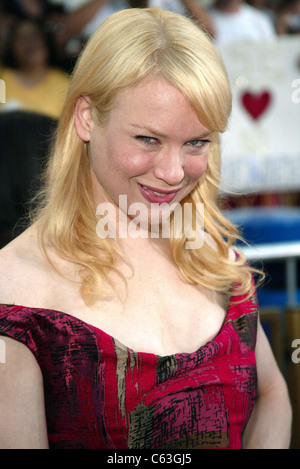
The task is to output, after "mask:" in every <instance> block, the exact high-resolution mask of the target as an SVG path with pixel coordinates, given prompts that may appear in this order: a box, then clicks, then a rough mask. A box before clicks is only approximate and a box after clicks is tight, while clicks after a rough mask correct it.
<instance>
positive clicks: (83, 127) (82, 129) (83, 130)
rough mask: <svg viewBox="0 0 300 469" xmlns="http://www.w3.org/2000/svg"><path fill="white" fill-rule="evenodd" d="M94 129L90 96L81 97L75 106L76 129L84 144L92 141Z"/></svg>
mask: <svg viewBox="0 0 300 469" xmlns="http://www.w3.org/2000/svg"><path fill="white" fill-rule="evenodd" d="M92 128H93V115H92V104H91V100H90V98H89V97H88V96H80V97H79V98H78V99H77V102H76V106H75V129H76V133H77V135H78V137H79V138H80V139H81V140H83V141H84V142H89V141H90V139H91V131H92Z"/></svg>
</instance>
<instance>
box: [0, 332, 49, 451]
mask: <svg viewBox="0 0 300 469" xmlns="http://www.w3.org/2000/svg"><path fill="white" fill-rule="evenodd" d="M1 344H2V349H3V350H2V360H1V363H0V382H1V386H0V447H1V448H3V449H4V448H5V449H13V448H16V449H18V448H24V449H34V448H47V447H48V441H47V431H46V423H45V422H46V419H45V406H44V390H43V379H42V373H41V370H40V368H39V365H38V363H37V361H36V359H35V357H34V356H33V354H32V352H31V351H30V350H29V349H28V348H27V347H26V346H25V345H23V344H21V343H19V342H17V341H16V340H13V339H10V338H7V337H1Z"/></svg>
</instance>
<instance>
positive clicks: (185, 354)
mask: <svg viewBox="0 0 300 469" xmlns="http://www.w3.org/2000/svg"><path fill="white" fill-rule="evenodd" d="M1 306H4V307H7V308H18V309H23V310H29V311H33V312H37V313H38V312H42V313H43V314H45V313H46V312H47V313H51V312H52V313H54V314H56V315H58V316H60V317H66V318H68V320H69V321H71V322H77V323H78V324H81V325H82V326H85V327H86V328H89V329H92V330H93V331H94V332H96V333H97V334H100V335H102V336H104V337H106V338H108V339H109V340H112V341H113V342H114V344H115V346H116V347H117V348H119V349H122V350H123V351H127V352H129V353H132V354H134V355H137V356H144V357H146V356H148V357H150V358H151V357H155V358H156V359H159V360H166V359H176V358H179V357H181V358H182V357H188V356H194V355H195V354H198V353H199V352H200V351H201V350H202V349H203V348H204V347H208V346H209V344H211V343H213V342H215V341H216V340H217V338H218V337H219V335H220V334H221V333H222V332H223V329H224V327H225V325H226V323H227V320H228V317H229V314H230V311H231V308H232V295H231V297H230V302H229V305H228V308H227V310H226V314H225V317H224V320H223V322H222V325H221V327H220V329H219V331H218V332H217V334H216V335H215V336H214V337H213V338H212V339H209V340H207V342H205V343H204V344H202V345H200V347H198V348H197V349H196V350H195V351H193V352H176V353H173V354H169V355H159V354H156V353H154V352H141V351H136V350H133V349H132V348H130V347H128V346H127V345H125V344H123V343H122V342H120V340H119V339H117V338H116V337H114V336H112V335H111V334H109V333H107V332H105V331H104V330H103V329H100V328H99V327H97V326H94V325H93V324H90V323H88V322H86V321H84V320H83V319H80V318H78V317H76V316H73V315H72V314H70V313H66V312H64V311H60V310H57V309H51V308H42V307H41V308H39V307H32V306H25V305H15V304H0V308H1Z"/></svg>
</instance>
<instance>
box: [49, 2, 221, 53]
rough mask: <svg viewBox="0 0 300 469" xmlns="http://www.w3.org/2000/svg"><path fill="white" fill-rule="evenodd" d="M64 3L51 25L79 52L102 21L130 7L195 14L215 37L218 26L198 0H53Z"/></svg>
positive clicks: (60, 40)
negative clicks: (159, 8) (156, 8)
mask: <svg viewBox="0 0 300 469" xmlns="http://www.w3.org/2000/svg"><path fill="white" fill-rule="evenodd" d="M49 3H50V4H51V5H52V6H54V5H58V4H59V5H60V6H63V11H62V12H61V13H57V14H55V13H54V14H50V15H49V20H50V23H51V28H52V30H53V31H54V33H55V37H56V40H57V43H58V45H59V46H63V47H65V48H66V51H67V53H68V51H71V52H72V53H74V52H75V54H78V53H79V52H80V50H81V48H82V40H81V39H80V38H84V41H85V40H87V39H89V38H90V36H91V35H92V34H93V33H94V32H95V30H96V29H97V28H98V26H100V24H101V23H102V22H103V21H104V20H105V19H106V18H107V17H108V16H109V15H111V14H112V13H115V12H117V11H120V10H123V9H127V8H146V7H152V6H159V7H161V8H163V9H164V10H169V11H173V12H175V13H179V14H182V15H184V16H192V17H193V18H194V19H195V20H196V21H197V22H198V23H199V24H201V25H202V26H203V27H204V28H205V29H206V30H207V32H208V33H209V34H210V35H211V36H213V35H214V28H213V25H212V22H211V20H210V17H209V15H208V13H207V12H206V9H205V8H203V7H202V6H201V5H200V4H199V2H197V1H195V0H75V1H73V2H72V1H70V0H49Z"/></svg>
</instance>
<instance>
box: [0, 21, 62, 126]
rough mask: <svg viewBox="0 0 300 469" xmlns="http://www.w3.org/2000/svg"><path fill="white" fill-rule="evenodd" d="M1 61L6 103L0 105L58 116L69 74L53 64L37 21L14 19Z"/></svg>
mask: <svg viewBox="0 0 300 469" xmlns="http://www.w3.org/2000/svg"><path fill="white" fill-rule="evenodd" d="M3 62H4V69H3V71H2V74H1V78H2V79H3V80H4V81H5V83H6V103H5V104H3V105H1V107H0V109H1V110H2V111H9V110H15V109H20V110H23V111H31V112H36V113H39V114H43V115H46V116H48V117H50V118H52V119H58V118H59V115H60V112H61V109H62V105H63V102H64V99H65V96H66V92H67V89H68V84H69V78H68V76H67V75H66V74H65V73H64V72H63V71H62V70H60V69H59V68H58V67H57V66H55V64H54V61H53V51H52V48H51V45H50V42H49V41H48V36H47V35H46V33H45V31H44V29H43V26H42V25H41V24H40V23H39V22H38V21H35V20H32V19H26V18H25V19H19V20H17V21H16V23H15V24H14V27H13V28H12V31H11V36H10V37H9V44H8V46H7V50H6V53H5V57H4V61H3Z"/></svg>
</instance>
